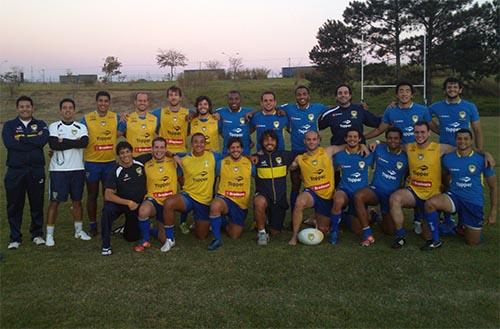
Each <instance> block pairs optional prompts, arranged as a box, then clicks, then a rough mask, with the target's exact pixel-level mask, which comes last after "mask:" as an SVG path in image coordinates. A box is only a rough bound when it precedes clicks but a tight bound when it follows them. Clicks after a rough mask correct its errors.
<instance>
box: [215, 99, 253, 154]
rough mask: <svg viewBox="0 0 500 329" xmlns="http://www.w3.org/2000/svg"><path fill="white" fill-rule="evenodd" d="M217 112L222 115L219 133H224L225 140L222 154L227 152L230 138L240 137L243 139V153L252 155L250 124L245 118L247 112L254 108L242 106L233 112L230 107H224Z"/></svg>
mask: <svg viewBox="0 0 500 329" xmlns="http://www.w3.org/2000/svg"><path fill="white" fill-rule="evenodd" d="M216 112H217V113H219V115H220V120H219V133H221V134H222V138H223V140H224V145H222V150H223V151H222V154H223V155H226V154H227V142H228V141H229V138H231V137H240V138H241V140H242V141H243V154H244V155H250V125H249V123H248V121H247V120H246V119H245V114H247V113H250V112H252V109H250V108H246V107H242V108H240V109H239V111H236V112H233V111H231V109H230V108H229V107H222V108H219V109H217V110H216Z"/></svg>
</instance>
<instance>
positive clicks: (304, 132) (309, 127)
mask: <svg viewBox="0 0 500 329" xmlns="http://www.w3.org/2000/svg"><path fill="white" fill-rule="evenodd" d="M310 129H311V125H303V126H302V127H300V128H299V133H301V134H302V135H305V134H306V132H308V131H309V130H310Z"/></svg>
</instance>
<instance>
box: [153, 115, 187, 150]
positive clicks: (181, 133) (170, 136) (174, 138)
mask: <svg viewBox="0 0 500 329" xmlns="http://www.w3.org/2000/svg"><path fill="white" fill-rule="evenodd" d="M151 114H153V115H154V116H156V117H157V118H158V120H159V121H160V129H159V132H158V135H159V136H161V137H163V138H165V140H166V141H167V150H168V151H170V152H172V153H179V152H186V142H187V133H188V122H187V121H186V116H187V115H188V114H189V110H188V109H186V108H184V107H181V108H180V109H179V111H177V112H173V111H171V110H170V108H168V107H163V108H158V109H155V110H153V111H151Z"/></svg>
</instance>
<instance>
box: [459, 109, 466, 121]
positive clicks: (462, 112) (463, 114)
mask: <svg viewBox="0 0 500 329" xmlns="http://www.w3.org/2000/svg"><path fill="white" fill-rule="evenodd" d="M458 115H459V116H460V119H462V120H463V119H465V111H460V112H458Z"/></svg>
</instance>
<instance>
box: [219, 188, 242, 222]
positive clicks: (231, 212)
mask: <svg viewBox="0 0 500 329" xmlns="http://www.w3.org/2000/svg"><path fill="white" fill-rule="evenodd" d="M215 197H216V198H219V199H221V200H222V201H224V202H225V203H226V206H227V214H225V216H226V218H227V219H228V220H229V223H231V224H236V225H239V226H243V227H244V226H245V219H246V218H247V214H248V209H241V208H240V206H238V205H237V204H236V203H235V202H234V201H233V200H231V199H228V198H226V197H225V196H222V195H220V194H217V195H216V196H215Z"/></svg>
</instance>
